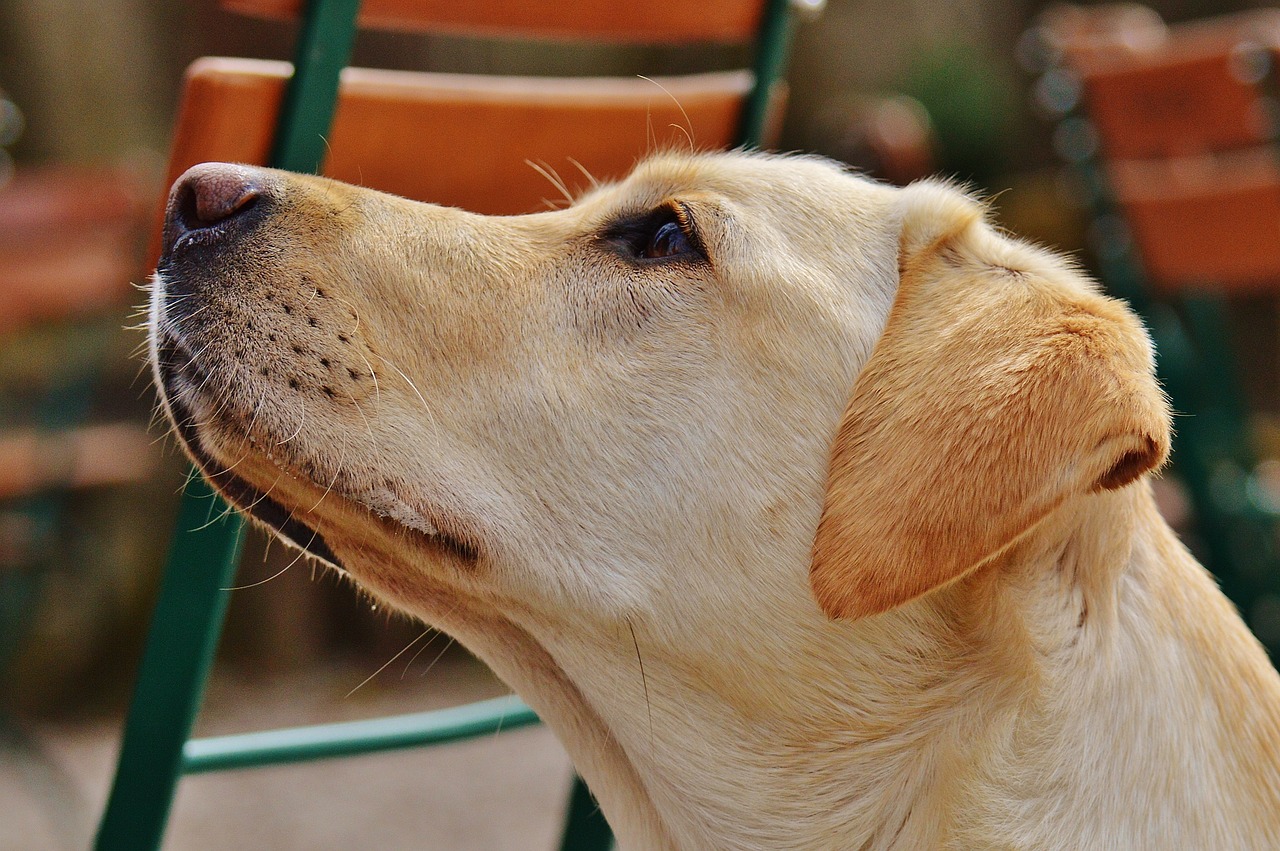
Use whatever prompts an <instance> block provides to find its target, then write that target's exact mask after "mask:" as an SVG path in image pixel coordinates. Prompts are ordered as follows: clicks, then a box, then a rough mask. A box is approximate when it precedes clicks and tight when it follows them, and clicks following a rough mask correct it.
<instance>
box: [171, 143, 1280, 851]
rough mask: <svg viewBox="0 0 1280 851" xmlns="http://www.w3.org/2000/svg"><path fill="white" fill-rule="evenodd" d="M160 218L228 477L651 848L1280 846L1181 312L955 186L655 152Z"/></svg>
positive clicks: (273, 198) (212, 176)
mask: <svg viewBox="0 0 1280 851" xmlns="http://www.w3.org/2000/svg"><path fill="white" fill-rule="evenodd" d="M164 244H165V247H164V254H163V257H162V260H161V262H160V264H159V267H158V271H157V274H156V276H155V281H154V287H153V290H152V295H151V303H150V319H149V327H150V359H151V362H152V364H153V366H154V374H155V380H156V384H157V385H158V387H159V389H160V397H161V403H162V405H163V409H164V411H165V412H166V413H167V414H168V416H169V418H170V419H171V420H172V422H173V425H174V429H175V431H176V434H177V435H178V436H179V438H180V441H181V443H182V444H183V446H184V447H185V449H186V451H187V452H188V453H189V454H190V456H191V458H192V459H193V460H194V462H195V463H196V464H197V465H198V467H199V468H200V470H201V471H202V472H203V474H204V475H205V476H206V477H207V478H208V479H209V481H210V482H211V483H212V485H213V486H214V487H215V488H217V490H218V491H219V492H221V494H222V495H223V496H225V497H226V498H227V499H228V500H229V501H230V502H231V503H232V504H233V505H235V506H237V507H239V508H240V509H241V510H243V511H245V512H246V513H247V514H249V515H250V516H251V517H253V518H256V519H257V520H258V521H259V522H260V523H262V524H263V525H265V526H266V527H267V528H268V529H270V530H271V531H273V532H274V533H275V534H276V535H278V536H279V537H281V538H283V539H284V540H286V541H287V542H289V543H290V544H292V545H293V546H296V547H298V548H300V549H302V550H303V551H304V552H305V553H307V554H308V555H310V556H311V557H313V558H315V559H316V560H318V561H321V562H323V563H325V564H327V565H330V566H332V567H333V568H335V569H338V570H341V571H344V572H346V573H347V574H349V575H350V576H351V577H352V578H353V579H354V580H355V581H356V582H358V583H359V584H360V585H361V586H363V587H364V588H365V589H367V590H368V591H369V592H370V593H371V594H373V595H375V596H376V597H378V598H380V599H382V600H384V601H386V602H387V603H389V604H390V605H392V606H394V607H396V608H398V609H400V610H403V611H405V612H409V613H412V614H413V615H416V616H418V617H420V618H422V619H423V620H424V621H426V622H427V623H429V624H432V625H434V626H436V627H438V628H440V629H442V630H444V631H446V632H448V633H450V634H451V635H453V636H455V637H456V638H457V639H458V640H460V641H461V642H462V643H463V644H464V645H466V646H467V647H468V648H470V649H471V650H472V651H473V652H475V653H476V654H477V655H478V656H479V657H480V658H482V659H483V660H485V661H486V662H487V663H488V664H489V665H491V666H492V667H493V669H494V670H495V671H496V672H497V673H498V674H499V675H500V676H501V677H502V678H503V679H504V680H505V681H506V682H507V683H509V684H510V685H511V686H512V687H513V688H514V689H515V690H516V692H518V693H519V694H520V695H521V696H522V697H523V698H524V699H525V700H526V701H527V702H528V703H529V705H530V706H532V707H533V708H534V709H535V710H536V711H537V712H538V714H539V715H540V716H541V717H542V718H543V719H544V720H545V721H546V723H547V724H549V725H550V726H551V727H552V729H553V730H555V732H556V733H557V734H558V736H559V737H560V738H561V740H562V741H563V742H564V745H565V747H566V748H567V749H568V751H569V754H570V756H571V757H572V759H573V762H574V764H575V766H576V767H577V769H578V771H579V772H580V773H581V774H582V776H583V777H584V778H585V779H586V780H587V782H588V784H589V785H590V787H591V789H592V790H593V793H594V794H595V795H596V796H597V798H598V800H599V803H600V805H601V807H602V808H603V811H604V813H605V815H606V816H607V818H608V820H609V822H610V824H611V825H612V827H613V830H614V831H615V833H616V835H617V837H618V839H619V841H620V843H621V845H622V847H624V848H628V849H645V850H646V851H647V850H648V849H925V848H948V849H975V848H1020V849H1021V848H1025V849H1054V848H1062V849H1105V848H1113V849H1141V848H1151V849H1171V848H1187V849H1191V848H1196V849H1216V850H1217V851H1221V849H1264V848H1280V753H1278V749H1280V679H1278V678H1277V674H1276V672H1275V670H1274V669H1273V668H1272V666H1271V664H1270V663H1269V661H1268V659H1267V657H1266V655H1265V653H1264V651H1263V650H1262V648H1261V647H1260V645H1259V644H1258V643H1257V642H1256V641H1255V640H1254V638H1253V637H1252V636H1251V635H1250V634H1249V632H1248V630H1247V629H1246V627H1245V626H1244V624H1243V623H1242V621H1241V620H1240V618H1239V617H1238V615H1237V614H1236V612H1235V610H1234V609H1233V607H1232V606H1231V604H1230V603H1228V602H1227V600H1226V599H1225V598H1224V597H1223V596H1222V594H1221V593H1220V592H1219V591H1218V589H1217V588H1216V587H1215V585H1214V583H1213V581H1212V580H1211V578H1210V577H1209V575H1208V574H1207V573H1206V572H1205V571H1204V570H1203V569H1202V568H1201V567H1200V566H1199V565H1198V564H1197V563H1196V562H1195V561H1194V559H1193V558H1192V556H1191V555H1190V554H1189V553H1188V552H1187V550H1186V549H1184V547H1183V546H1182V545H1181V544H1180V543H1179V542H1178V540H1177V539H1176V537H1175V535H1174V533H1173V532H1172V531H1171V530H1170V529H1169V527H1168V526H1167V525H1166V524H1165V522H1164V521H1163V520H1162V519H1161V516H1160V514H1159V513H1158V512H1157V510H1156V507H1155V504H1154V501H1153V497H1152V490H1151V486H1150V482H1149V476H1150V474H1151V472H1152V471H1156V470H1158V469H1159V468H1160V466H1161V465H1162V464H1163V462H1164V461H1165V458H1166V455H1167V453H1168V447H1169V440H1170V412H1169V407H1168V404H1167V402H1166V399H1165V397H1164V395H1163V394H1162V392H1161V390H1160V389H1159V387H1158V386H1157V384H1156V381H1155V379H1154V377H1153V367H1152V352H1151V345H1150V342H1149V340H1148V338H1147V336H1146V334H1145V332H1144V330H1143V328H1142V326H1141V324H1140V323H1139V322H1138V320H1137V319H1136V318H1135V317H1134V316H1133V315H1132V314H1131V313H1130V311H1129V310H1128V309H1127V308H1126V307H1125V306H1124V305H1123V304H1122V303H1120V302H1117V301H1114V300H1111V299H1109V298H1106V297H1104V296H1103V295H1101V294H1100V293H1099V291H1098V289H1097V287H1096V286H1095V285H1094V284H1093V283H1092V282H1090V281H1089V280H1087V279H1086V278H1085V277H1084V276H1083V275H1082V274H1081V273H1080V272H1079V271H1077V270H1076V269H1074V268H1073V267H1072V266H1071V265H1070V264H1069V263H1068V262H1066V261H1064V260H1062V259H1060V258H1058V257H1056V256H1054V255H1052V254H1051V253H1048V252H1046V251H1044V250H1041V249H1038V248H1035V247H1032V246H1030V245H1028V244H1025V243H1023V242H1020V241H1018V240H1017V239H1015V238H1012V237H1010V236H1008V235H1005V234H1003V233H1002V232H1000V231H999V230H998V229H996V228H995V227H994V226H993V225H992V224H990V223H989V221H988V218H987V212H986V210H985V209H984V207H983V205H982V204H981V203H980V202H979V201H977V200H975V199H974V198H971V197H969V196H968V195H966V194H965V193H963V192H961V191H959V190H957V189H956V188H954V187H952V186H950V185H948V184H946V183H943V182H937V181H924V182H921V183H916V184H913V185H911V186H908V187H906V188H895V187H890V186H886V185H882V184H879V183H876V182H874V181H872V180H869V179H867V178H864V177H861V176H858V175H854V174H851V173H848V172H846V171H844V170H842V169H840V168H839V167H837V166H836V165H834V164H832V163H829V162H826V161H823V160H820V159H817V158H811V157H805V156H779V155H765V154H748V153H741V152H737V153H727V154H713V153H707V154H690V155H680V154H663V155H658V156H655V157H653V158H651V159H648V160H647V161H645V162H643V163H642V164H640V165H639V166H638V167H637V168H636V169H635V171H634V172H633V173H632V174H631V175H630V176H629V177H627V178H626V179H625V180H622V181H621V182H618V183H615V184H609V185H604V186H601V187H599V188H595V189H593V190H591V191H589V192H587V193H586V194H585V195H583V196H582V197H581V198H579V199H578V200H577V201H576V202H575V203H574V204H573V205H572V206H570V207H568V208H566V209H563V210H558V211H553V212H546V213H537V214H532V215H527V216H516V217H486V216H480V215H475V214H472V213H468V212H465V211H462V210H457V209H450V208H443V207H437V206H432V205H427V204H420V203H416V202H411V201H407V200H403V199H400V198H396V197H393V196H390V195H384V194H380V193H377V192H374V191H370V190H366V189H360V188H356V187H352V186H348V185H343V184H339V183H335V182H332V181H328V180H325V179H321V178H316V177H308V176H300V175H295V174H288V173H284V172H279V171H272V170H267V169H258V168H250V167H246V166H238V165H228V164H204V165H200V166H196V167H195V168H193V169H191V170H190V171H188V172H187V173H186V174H185V175H183V176H182V177H181V178H180V179H179V180H178V182H177V183H176V184H175V186H174V189H173V190H172V193H171V196H170V201H169V206H168V212H167V217H166V222H165V229H164Z"/></svg>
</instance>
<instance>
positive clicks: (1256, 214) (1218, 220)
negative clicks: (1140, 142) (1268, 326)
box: [1109, 148, 1280, 293]
mask: <svg viewBox="0 0 1280 851" xmlns="http://www.w3.org/2000/svg"><path fill="white" fill-rule="evenodd" d="M1109 172H1110V174H1111V178H1112V186H1113V187H1114V188H1115V191H1116V195H1117V200H1118V201H1119V203H1120V206H1121V208H1122V210H1123V211H1124V214H1125V219H1126V221H1127V222H1128V223H1129V227H1130V229H1131V231H1132V233H1133V237H1134V240H1135V242H1136V244H1137V247H1138V251H1139V254H1140V255H1141V257H1142V262H1143V266H1144V267H1145V269H1146V272H1147V276H1148V278H1149V279H1150V280H1151V283H1152V284H1153V285H1154V286H1155V287H1156V288H1157V289H1162V290H1165V291H1176V290H1183V289H1197V288H1200V287H1205V286H1211V287H1213V288H1215V289H1220V290H1225V291H1230V292H1241V293H1244V292H1275V291H1277V290H1278V289H1280V165H1278V164H1277V160H1276V158H1275V153H1274V152H1273V151H1272V150H1270V149H1269V148H1260V149H1257V150H1254V151H1249V152H1242V153H1240V154H1237V155H1233V156H1230V157H1205V156H1199V157H1190V158H1185V159H1181V160H1171V161H1149V162H1140V161H1130V162H1122V163H1114V164H1112V165H1111V166H1110V167H1109Z"/></svg>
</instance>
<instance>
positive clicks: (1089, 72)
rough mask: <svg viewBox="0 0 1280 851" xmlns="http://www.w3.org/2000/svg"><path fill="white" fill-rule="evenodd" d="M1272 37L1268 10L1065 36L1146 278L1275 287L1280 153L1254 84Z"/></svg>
mask: <svg viewBox="0 0 1280 851" xmlns="http://www.w3.org/2000/svg"><path fill="white" fill-rule="evenodd" d="M1277 46H1280V16H1277V15H1276V14H1273V13H1270V12H1267V13H1254V14H1250V15H1241V16H1234V17H1230V18H1225V19H1219V20H1216V21H1213V22H1209V23H1200V24H1194V25H1187V26H1182V27H1177V26H1175V27H1169V28H1167V29H1164V30H1158V31H1157V30H1154V29H1151V28H1149V27H1148V28H1146V29H1144V30H1143V34H1142V36H1141V37H1139V38H1135V37H1127V36H1126V35H1125V33H1124V32H1123V31H1112V32H1110V33H1109V35H1108V37H1100V36H1098V35H1097V34H1096V33H1094V34H1091V37H1090V38H1089V39H1087V40H1085V41H1083V42H1081V43H1080V46H1079V49H1073V46H1072V44H1071V42H1070V41H1067V40H1064V42H1063V55H1064V58H1065V61H1066V63H1067V64H1068V66H1069V67H1070V68H1071V69H1072V70H1073V71H1074V73H1075V74H1076V75H1077V77H1078V79H1079V82H1080V85H1081V93H1082V100H1083V106H1084V109H1085V112H1086V113H1087V115H1088V117H1089V119H1090V121H1091V123H1092V127H1093V130H1094V132H1095V133H1096V138H1095V140H1094V141H1095V142H1096V145H1097V149H1098V155H1099V158H1100V159H1101V161H1102V165H1103V167H1104V169H1105V171H1106V173H1107V176H1108V183H1109V186H1110V189H1111V191H1112V193H1113V194H1114V196H1115V200H1116V202H1117V203H1118V204H1119V206H1120V208H1121V210H1122V212H1123V213H1124V215H1125V218H1126V220H1127V222H1128V224H1129V228H1130V231H1131V233H1132V236H1133V238H1134V240H1135V242H1136V244H1137V247H1138V251H1139V254H1140V255H1141V258H1142V262H1143V266H1144V269H1145V271H1146V274H1147V276H1148V278H1149V279H1150V282H1151V284H1152V285H1153V286H1154V287H1155V288H1156V289H1160V290H1181V289H1188V288H1191V289H1194V288H1199V287H1205V286H1211V287H1214V288H1217V289H1223V290H1231V291H1258V290H1275V289H1277V288H1280V217H1277V212H1280V160H1278V159H1277V157H1276V154H1275V152H1274V150H1273V146H1274V141H1275V126H1274V125H1275V120H1274V107H1273V104H1272V102H1271V101H1270V99H1269V98H1268V97H1266V94H1265V85H1264V84H1265V83H1266V81H1267V79H1268V75H1269V72H1270V66H1271V62H1272V57H1273V56H1274V55H1276V48H1277Z"/></svg>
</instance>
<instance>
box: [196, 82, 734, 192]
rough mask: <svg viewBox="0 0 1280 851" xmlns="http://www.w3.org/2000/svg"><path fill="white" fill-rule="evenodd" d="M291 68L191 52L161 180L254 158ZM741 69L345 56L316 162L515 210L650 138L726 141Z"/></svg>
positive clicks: (625, 167) (642, 150)
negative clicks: (459, 63) (518, 65)
mask: <svg viewBox="0 0 1280 851" xmlns="http://www.w3.org/2000/svg"><path fill="white" fill-rule="evenodd" d="M289 73H290V66H289V65H288V64H287V63H282V62H266V61H260V60H247V59H216V58H215V59H202V60H199V61H197V62H196V63H195V64H194V65H193V66H192V67H191V69H190V71H189V72H188V79H187V88H186V94H185V97H184V100H183V105H182V108H181V113H180V116H179V121H178V129H177V133H176V135H175V139H174V150H173V157H172V160H171V166H170V178H175V177H177V175H178V174H180V173H181V172H182V171H183V170H185V169H186V168H188V167H189V166H191V165H194V164H195V163H198V162H205V161H209V160H223V161H231V162H243V163H250V164H262V163H264V162H265V161H266V159H267V152H268V149H269V146H270V139H271V132H272V131H271V128H272V126H273V123H274V120H275V114H276V109H277V107H278V105H279V101H280V97H281V93H282V90H283V86H284V81H285V79H286V77H287V76H288V74H289ZM750 87H751V76H750V74H749V73H747V72H742V71H737V72H722V73H714V74H698V75H692V76H688V77H676V78H658V79H656V80H655V81H652V82H651V81H649V80H645V79H640V78H635V79H595V78H527V77H475V76H468V75H453V74H425V73H418V72H404V71H383V70H372V69H362V68H348V69H346V70H345V71H344V72H343V77H342V90H341V94H340V96H339V102H338V110H337V114H336V116H335V119H334V126H333V131H332V134H331V136H330V140H329V141H330V148H331V153H330V154H329V157H328V159H327V161H326V163H325V169H324V173H325V174H326V175H328V176H330V177H334V178H337V179H339V180H345V181H348V182H351V183H356V184H359V185H362V186H367V187H370V188H373V189H380V190H383V191H386V192H393V193H395V194H397V195H403V196H405V197H408V198H413V199H416V200H422V201H432V202H434V203H439V204H447V205H451V206H459V207H465V208H467V209H470V210H474V211H477V212H482V213H527V212H534V211H537V210H540V209H547V207H548V203H547V202H548V201H549V202H550V203H551V204H552V205H555V204H562V203H564V199H563V198H562V197H561V196H560V193H559V192H558V190H557V189H556V188H555V187H554V186H553V185H552V183H551V182H550V181H549V180H548V179H547V178H546V177H544V176H543V175H541V174H539V173H538V171H537V170H536V169H535V168H533V167H532V166H531V165H529V163H530V162H533V163H537V164H540V165H543V166H544V167H550V168H551V169H554V170H555V171H557V172H559V174H560V175H561V176H562V177H563V178H564V180H565V182H566V183H567V184H569V186H570V187H571V189H581V188H585V187H586V186H587V185H589V182H588V180H587V178H586V177H585V176H584V175H583V174H582V173H581V172H580V171H579V169H578V166H577V165H575V164H574V163H575V161H576V163H578V164H581V166H582V168H583V169H585V170H587V171H588V172H590V174H592V175H593V176H595V177H596V178H598V179H601V180H607V179H614V178H618V177H621V176H623V175H624V174H625V173H626V172H627V171H629V170H630V169H631V167H632V166H633V165H634V164H635V162H636V161H637V160H638V159H639V158H640V157H642V156H644V154H646V153H647V152H650V151H652V150H654V149H655V148H663V147H681V146H687V145H688V144H689V141H688V140H689V139H690V138H692V139H693V142H694V144H695V145H696V146H697V147H698V148H701V149H706V148H723V147H727V146H729V145H730V144H732V142H733V139H734V136H735V133H736V130H737V122H738V116H739V113H740V111H741V105H742V101H743V99H744V98H745V96H746V93H747V92H748V90H749V89H750Z"/></svg>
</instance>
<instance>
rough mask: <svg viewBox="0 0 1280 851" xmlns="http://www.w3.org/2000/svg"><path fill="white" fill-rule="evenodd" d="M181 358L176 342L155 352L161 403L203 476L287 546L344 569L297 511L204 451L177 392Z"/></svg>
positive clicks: (192, 417)
mask: <svg viewBox="0 0 1280 851" xmlns="http://www.w3.org/2000/svg"><path fill="white" fill-rule="evenodd" d="M179 358H181V354H180V351H179V346H178V344H177V343H176V341H174V340H172V339H166V340H163V341H162V342H161V343H160V345H159V346H158V348H157V351H156V368H157V374H158V376H159V381H158V382H157V385H158V387H159V390H160V396H161V401H162V403H163V405H164V407H165V408H166V410H167V411H168V413H169V419H170V420H171V421H172V422H173V424H174V433H175V434H176V435H177V437H178V440H179V442H180V443H181V444H182V446H183V448H184V449H185V450H186V452H187V455H188V456H190V457H191V459H192V461H193V462H194V463H195V465H196V467H197V468H198V469H199V471H200V473H201V474H203V475H204V477H205V479H207V480H208V481H209V483H210V484H211V485H212V486H213V488H214V489H215V490H216V491H218V493H219V494H221V495H222V497H223V498H224V499H226V500H227V502H229V503H231V505H232V506H234V507H235V508H236V509H238V510H239V511H241V512H243V513H245V514H248V515H249V516H250V517H253V518H254V519H255V520H257V521H258V522H259V523H261V524H263V525H264V526H266V527H267V528H268V529H270V530H271V531H272V532H273V533H274V534H275V535H276V536H277V537H279V538H280V539H282V540H283V541H285V543H287V544H290V545H291V546H293V547H295V548H297V549H299V550H301V551H302V552H304V553H306V554H307V555H309V556H311V557H312V558H314V559H316V560H318V561H320V562H322V563H324V564H326V565H328V566H329V567H332V568H335V569H337V570H345V569H344V567H343V565H342V562H341V561H340V560H339V559H338V557H337V556H336V555H334V552H333V550H332V549H331V548H330V547H329V544H328V543H327V542H326V541H325V539H324V536H323V535H321V534H320V532H319V530H317V529H315V528H313V527H311V526H309V525H308V524H306V523H304V522H302V521H301V520H299V519H298V518H297V517H296V516H294V512H292V511H290V510H289V509H288V508H286V507H285V506H284V505H282V504H280V503H279V502H277V501H276V500H274V499H272V498H271V496H270V495H268V494H267V493H265V492H264V491H262V490H259V489H258V488H257V487H255V486H254V485H252V484H250V483H249V482H248V481H246V480H245V479H243V478H241V477H240V476H238V475H236V473H235V472H234V471H232V470H230V469H229V468H227V467H226V466H225V465H223V464H221V463H219V462H218V461H217V460H215V459H214V458H213V457H212V456H211V455H210V454H209V453H208V452H207V451H206V450H205V448H204V446H203V444H202V443H201V440H200V434H199V431H198V430H197V428H196V425H195V415H194V413H193V412H192V411H191V409H190V408H188V407H187V406H186V405H185V404H183V402H182V401H181V394H180V393H178V392H177V384H178V382H179V381H181V380H182V379H181V377H180V375H179V372H178V366H177V364H178V363H179Z"/></svg>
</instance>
